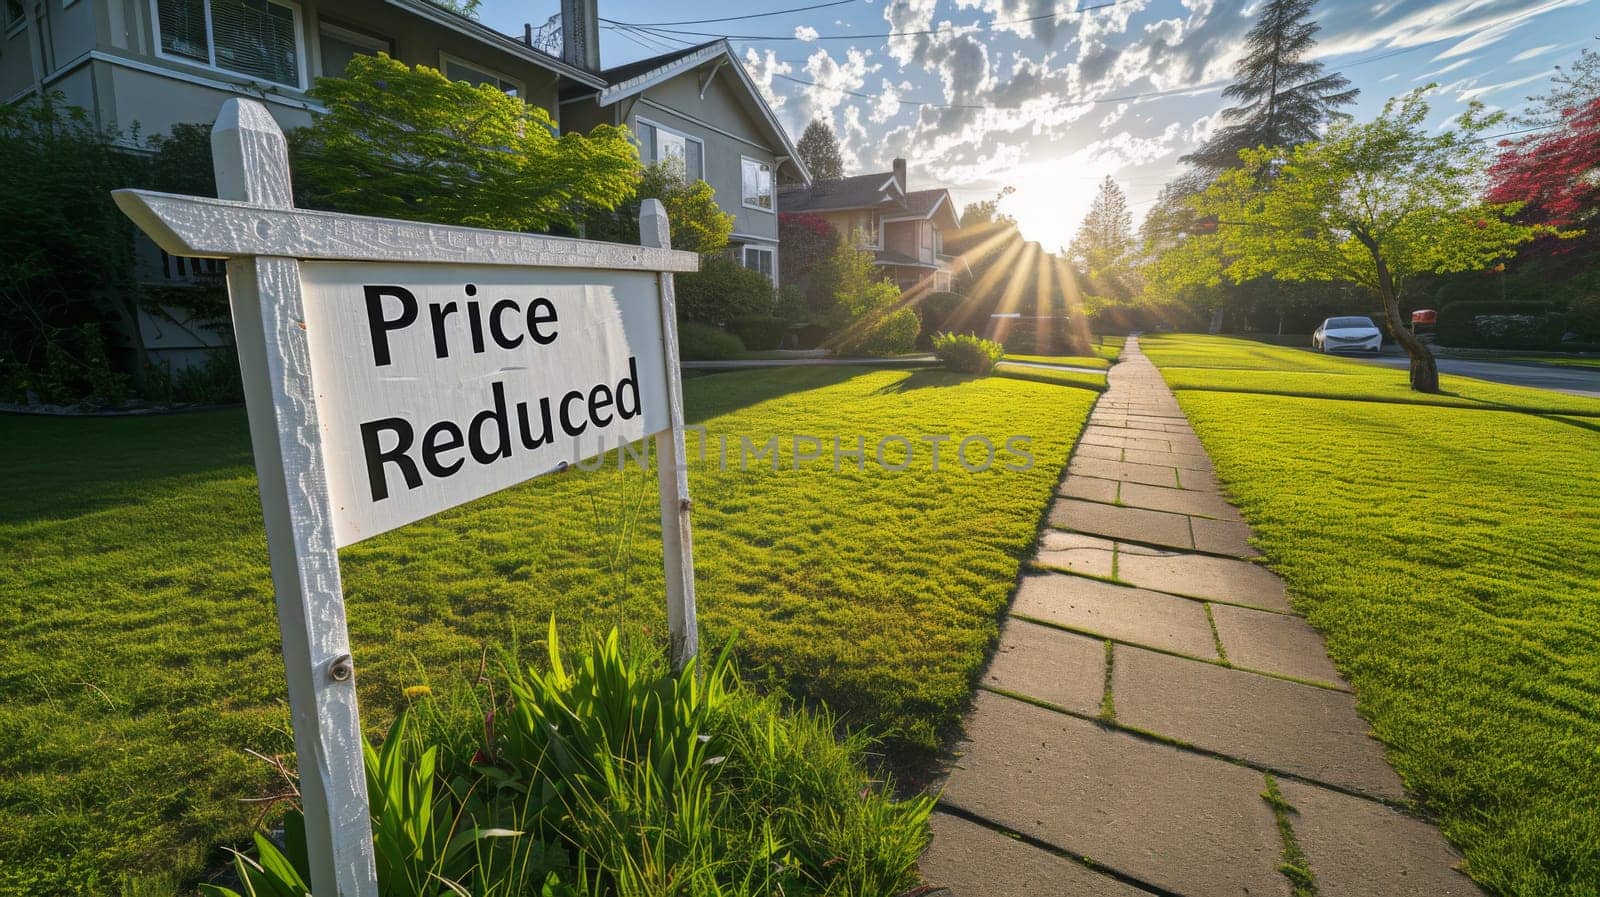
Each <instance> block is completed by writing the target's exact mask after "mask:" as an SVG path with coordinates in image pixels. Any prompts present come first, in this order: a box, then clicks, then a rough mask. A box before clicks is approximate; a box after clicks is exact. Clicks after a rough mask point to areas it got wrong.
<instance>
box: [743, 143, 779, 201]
mask: <svg viewBox="0 0 1600 897" xmlns="http://www.w3.org/2000/svg"><path fill="white" fill-rule="evenodd" d="M746 162H754V163H755V164H756V165H762V166H766V169H767V185H768V186H767V196H768V197H769V198H770V199H771V202H772V205H771V206H762V205H757V204H756V203H753V202H750V201H749V200H748V199H746V198H745V195H744V163H746ZM739 204H740V205H742V206H744V207H745V208H747V209H755V210H756V211H757V212H766V213H768V214H771V215H776V214H778V166H776V165H774V164H773V163H771V162H765V161H762V160H761V159H757V158H756V157H755V156H746V155H742V154H741V155H740V156H739Z"/></svg>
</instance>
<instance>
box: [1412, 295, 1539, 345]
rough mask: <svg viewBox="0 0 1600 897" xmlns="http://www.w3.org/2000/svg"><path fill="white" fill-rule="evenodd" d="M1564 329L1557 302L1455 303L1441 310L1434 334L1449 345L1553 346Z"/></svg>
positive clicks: (1443, 343) (1441, 341)
mask: <svg viewBox="0 0 1600 897" xmlns="http://www.w3.org/2000/svg"><path fill="white" fill-rule="evenodd" d="M1564 329H1565V320H1564V315H1563V310H1562V308H1561V306H1560V305H1559V304H1557V303H1554V302H1497V301H1486V302H1452V303H1450V304H1449V305H1446V306H1445V307H1443V308H1441V309H1439V323H1438V325H1437V330H1436V331H1435V333H1436V334H1437V338H1438V341H1439V342H1440V343H1441V344H1442V345H1446V346H1461V347H1473V348H1494V349H1553V348H1555V347H1556V345H1557V344H1558V343H1560V342H1561V334H1562V331H1563V330H1564Z"/></svg>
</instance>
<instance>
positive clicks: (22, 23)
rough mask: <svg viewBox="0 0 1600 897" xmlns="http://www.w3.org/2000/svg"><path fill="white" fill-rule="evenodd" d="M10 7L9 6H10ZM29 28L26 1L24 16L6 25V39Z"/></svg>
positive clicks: (23, 5)
mask: <svg viewBox="0 0 1600 897" xmlns="http://www.w3.org/2000/svg"><path fill="white" fill-rule="evenodd" d="M151 2H154V0H151ZM8 6H9V4H8ZM27 27H28V4H27V2H26V0H24V2H23V4H22V15H20V16H17V19H16V21H14V22H11V21H8V22H6V23H5V29H6V37H16V36H17V35H19V34H21V33H22V32H23V31H24V30H25V29H27Z"/></svg>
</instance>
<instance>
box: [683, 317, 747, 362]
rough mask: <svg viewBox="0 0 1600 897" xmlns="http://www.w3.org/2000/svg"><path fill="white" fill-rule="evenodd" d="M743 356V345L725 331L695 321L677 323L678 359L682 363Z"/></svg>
mask: <svg viewBox="0 0 1600 897" xmlns="http://www.w3.org/2000/svg"><path fill="white" fill-rule="evenodd" d="M743 354H744V343H742V342H740V340H739V338H738V337H737V336H734V335H733V334H731V333H728V332H727V331H725V330H718V329H717V328H715V327H712V326H711V325H710V324H701V323H698V322H695V321H679V322H678V357H679V358H680V359H682V360H684V361H727V360H728V359H730V358H738V357H739V356H740V355H743Z"/></svg>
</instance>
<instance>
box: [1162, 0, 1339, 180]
mask: <svg viewBox="0 0 1600 897" xmlns="http://www.w3.org/2000/svg"><path fill="white" fill-rule="evenodd" d="M1315 5H1316V0H1267V3H1266V4H1265V5H1264V6H1263V7H1262V9H1261V11H1260V12H1258V13H1257V14H1256V24H1255V27H1253V28H1251V29H1250V32H1249V33H1248V34H1247V35H1245V52H1244V56H1243V58H1241V59H1240V60H1239V66H1238V69H1237V70H1236V71H1235V75H1234V78H1235V80H1234V82H1233V83H1232V84H1230V85H1228V88H1227V89H1226V90H1224V91H1223V92H1222V95H1223V96H1224V97H1226V98H1228V99H1230V100H1234V101H1236V102H1238V105H1236V106H1231V107H1229V108H1227V109H1224V110H1223V112H1222V119H1223V122H1224V123H1225V124H1224V125H1223V127H1221V128H1219V129H1218V130H1217V131H1216V133H1214V134H1212V135H1211V138H1210V139H1209V140H1207V141H1206V142H1205V143H1204V144H1203V145H1201V147H1200V148H1199V149H1197V150H1195V151H1194V152H1193V153H1191V154H1190V155H1188V156H1185V157H1184V158H1183V161H1185V162H1188V163H1190V164H1191V165H1194V166H1196V167H1198V168H1201V169H1204V170H1207V171H1213V172H1218V171H1225V170H1227V169H1230V168H1237V167H1238V166H1239V164H1240V162H1239V153H1240V152H1241V151H1242V150H1252V149H1256V148H1257V147H1262V146H1278V147H1290V146H1294V145H1295V144H1299V143H1304V142H1306V141H1308V140H1314V139H1316V136H1317V132H1318V130H1319V129H1320V128H1321V127H1322V126H1323V124H1324V123H1326V122H1328V121H1332V120H1335V119H1337V118H1338V117H1339V115H1340V113H1339V112H1338V108H1339V107H1340V106H1344V105H1347V104H1349V103H1352V102H1355V98H1356V95H1357V94H1358V93H1359V91H1357V90H1354V89H1351V88H1350V79H1348V78H1346V77H1344V76H1343V75H1340V74H1323V65H1322V63H1320V62H1311V61H1308V60H1307V58H1306V57H1307V56H1309V55H1310V54H1311V50H1312V47H1313V46H1314V45H1315V44H1316V34H1317V31H1318V25H1317V23H1316V22H1314V21H1312V20H1311V18H1310V16H1311V7H1313V6H1315Z"/></svg>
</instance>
